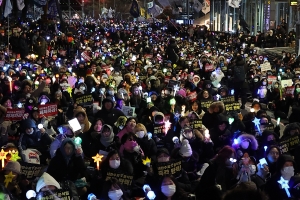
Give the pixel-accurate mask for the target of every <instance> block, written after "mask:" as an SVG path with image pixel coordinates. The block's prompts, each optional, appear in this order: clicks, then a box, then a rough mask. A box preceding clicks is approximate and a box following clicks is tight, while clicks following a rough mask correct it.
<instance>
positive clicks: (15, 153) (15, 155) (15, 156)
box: [9, 150, 21, 161]
mask: <svg viewBox="0 0 300 200" xmlns="http://www.w3.org/2000/svg"><path fill="white" fill-rule="evenodd" d="M9 154H10V156H11V157H10V159H9V160H10V161H18V160H20V159H21V157H20V156H19V152H18V151H15V150H13V151H12V152H9Z"/></svg>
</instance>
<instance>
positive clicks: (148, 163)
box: [142, 157, 151, 167]
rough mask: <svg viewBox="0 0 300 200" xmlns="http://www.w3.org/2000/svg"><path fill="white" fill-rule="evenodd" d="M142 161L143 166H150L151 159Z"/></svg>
mask: <svg viewBox="0 0 300 200" xmlns="http://www.w3.org/2000/svg"><path fill="white" fill-rule="evenodd" d="M142 161H143V165H147V166H148V167H149V166H150V163H151V159H149V158H148V157H147V158H146V159H145V160H144V159H142Z"/></svg>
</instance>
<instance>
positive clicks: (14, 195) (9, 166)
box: [0, 161, 28, 200]
mask: <svg viewBox="0 0 300 200" xmlns="http://www.w3.org/2000/svg"><path fill="white" fill-rule="evenodd" d="M9 173H12V174H13V175H14V177H13V179H12V181H11V182H9V183H8V184H7V185H6V184H5V183H6V181H5V179H6V178H5V176H6V175H8V174H9ZM27 181H28V180H27ZM0 184H1V185H2V184H3V185H4V186H5V188H6V189H7V194H8V195H9V197H10V198H8V199H10V200H17V199H21V197H22V194H21V193H22V191H21V189H22V186H23V185H22V184H21V165H20V163H19V162H17V161H8V162H7V163H6V165H5V166H4V168H3V170H2V171H1V173H0ZM24 189H25V188H24Z"/></svg>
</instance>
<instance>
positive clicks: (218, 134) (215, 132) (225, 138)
mask: <svg viewBox="0 0 300 200" xmlns="http://www.w3.org/2000/svg"><path fill="white" fill-rule="evenodd" d="M217 119H218V121H217V122H216V125H215V126H214V128H212V129H210V130H209V133H210V138H211V140H212V142H213V143H214V151H215V152H218V151H219V150H220V149H221V148H223V147H224V146H226V145H230V143H231V132H230V131H229V130H228V127H229V123H228V119H227V117H226V116H225V115H223V114H219V115H218V118H217Z"/></svg>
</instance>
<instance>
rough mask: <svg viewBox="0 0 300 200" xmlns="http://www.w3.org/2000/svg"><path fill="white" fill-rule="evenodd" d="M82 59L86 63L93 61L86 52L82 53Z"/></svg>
mask: <svg viewBox="0 0 300 200" xmlns="http://www.w3.org/2000/svg"><path fill="white" fill-rule="evenodd" d="M81 57H82V58H83V59H84V60H85V61H91V57H90V56H88V55H87V53H86V52H82V53H81Z"/></svg>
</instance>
